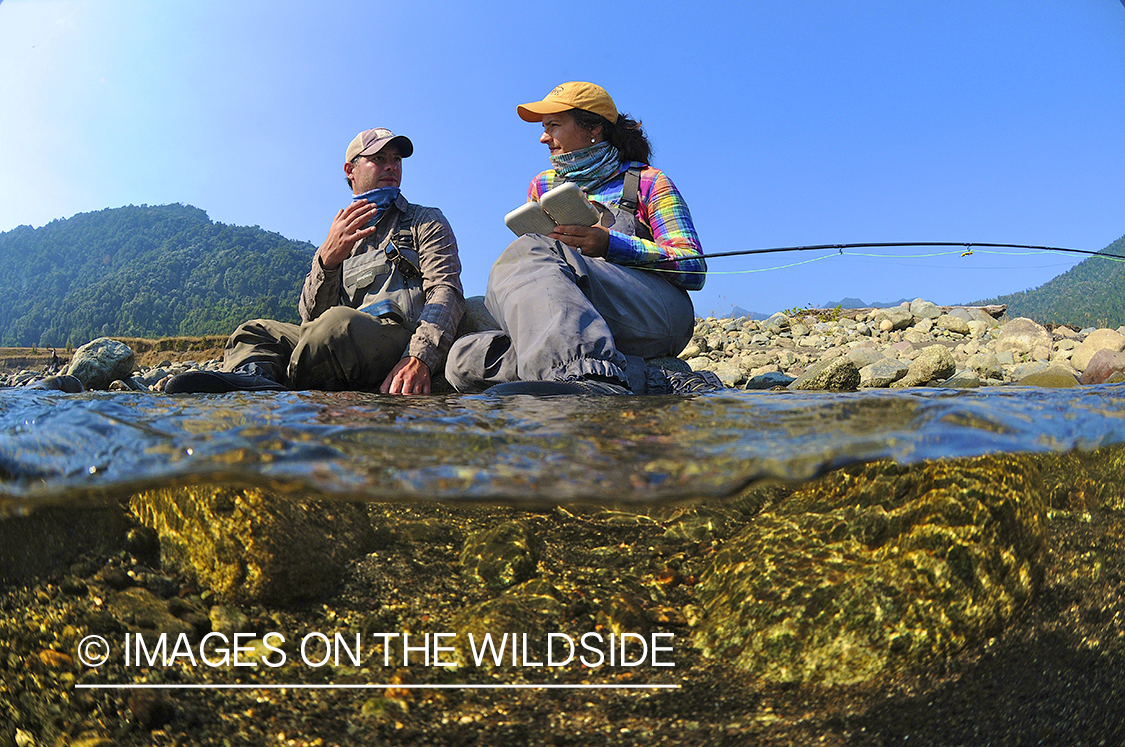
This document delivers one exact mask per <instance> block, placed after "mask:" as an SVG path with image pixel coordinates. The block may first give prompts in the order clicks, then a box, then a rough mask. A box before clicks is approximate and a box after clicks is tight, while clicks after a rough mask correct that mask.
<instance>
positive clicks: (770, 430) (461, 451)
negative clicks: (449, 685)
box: [0, 385, 1125, 509]
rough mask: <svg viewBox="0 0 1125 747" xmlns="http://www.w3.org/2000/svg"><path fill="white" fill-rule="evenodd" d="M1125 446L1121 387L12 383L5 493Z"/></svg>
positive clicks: (645, 483) (786, 466)
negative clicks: (627, 391) (207, 388)
mask: <svg viewBox="0 0 1125 747" xmlns="http://www.w3.org/2000/svg"><path fill="white" fill-rule="evenodd" d="M1122 442H1125V389H1123V388H1122V387H1121V386H1120V385H1103V386H1097V387H1083V388H1076V389H1065V390H1056V389H1036V388H1028V387H996V388H989V389H980V390H941V389H910V390H901V391H899V390H873V391H864V392H858V393H850V394H831V393H790V392H784V393H776V392H737V391H731V392H729V393H719V394H713V395H707V396H700V397H691V398H676V397H602V398H582V397H554V398H552V397H544V398H531V397H522V396H521V397H510V398H490V397H483V396H445V397H442V396H435V397H426V398H402V397H388V396H383V395H372V394H365V393H355V392H346V393H335V394H329V393H319V392H315V393H314V392H280V393H258V394H230V395H212V396H166V395H153V394H142V393H136V394H133V393H114V394H108V393H86V394H81V395H66V394H61V393H57V392H42V391H33V390H19V389H9V390H0V508H6V509H11V508H13V507H15V508H20V507H26V506H33V505H37V504H41V503H45V502H65V501H81V500H86V499H88V498H91V497H99V498H106V497H108V498H113V497H122V496H125V495H128V494H129V493H131V492H133V491H136V490H138V489H144V488H151V487H161V486H169V485H182V484H187V483H200V482H223V483H232V484H242V485H262V486H266V487H268V488H270V489H271V490H275V491H280V492H293V493H294V494H297V495H316V496H334V497H341V498H349V499H356V498H358V499H364V500H385V499H407V500H422V499H426V500H428V499H443V500H452V499H479V500H490V501H536V500H544V499H547V500H550V501H568V500H581V499H590V500H600V501H605V500H615V501H662V500H675V499H682V498H694V497H707V496H724V495H729V494H731V493H733V492H736V491H738V490H739V489H741V488H743V487H745V486H747V485H750V484H753V483H755V482H757V481H761V480H781V481H789V482H799V481H803V480H807V479H810V478H812V477H816V476H817V475H820V474H823V473H825V472H827V471H829V470H832V469H835V468H838V467H840V466H843V465H846V464H849V463H854V462H863V461H871V460H875V459H881V458H890V459H894V460H896V461H898V462H900V463H904V464H905V463H911V462H917V461H922V460H930V459H940V458H946V457H968V456H979V455H983V454H990V453H997V452H1044V451H1066V450H1070V449H1079V450H1092V449H1095V448H1097V447H1099V446H1106V445H1110V444H1119V443H1122Z"/></svg>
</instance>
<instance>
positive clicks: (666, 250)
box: [527, 161, 707, 291]
mask: <svg viewBox="0 0 1125 747" xmlns="http://www.w3.org/2000/svg"><path fill="white" fill-rule="evenodd" d="M634 166H639V167H641V168H642V171H641V185H640V189H639V190H638V194H637V201H638V202H639V203H640V205H638V206H637V218H638V219H639V220H641V221H643V222H644V223H646V224H648V226H649V227H651V228H652V235H653V239H654V240H653V241H648V240H646V239H642V238H640V237H637V236H626V235H625V234H623V233H620V232H618V231H610V232H609V253H608V254H607V255H606V259H607V260H609V261H610V262H613V263H614V264H618V265H644V266H645V269H651V270H656V271H658V272H660V273H662V274H663V275H664V277H666V278H667V279H668V282H670V283H672V284H673V285H676V286H679V287H680V288H683V289H684V290H689V291H692V290H699V289H700V288H702V287H703V283H704V282H705V281H706V280H707V262H706V261H705V260H704V259H703V258H702V257H701V256H699V255H700V254H702V253H703V249H702V247H701V246H700V244H699V236H698V235H697V234H696V232H695V226H694V225H692V222H691V213H690V212H689V211H688V206H687V203H686V202H684V198H683V197H681V196H680V192H679V190H677V189H676V185H675V184H673V183H672V180H671V179H669V178H668V177H667V176H666V175H665V174H664V172H663V171H661V170H660V169H654V168H652V167H651V166H648V165H646V164H643V163H639V162H637V161H629V162H626V163H625V164H623V165H622V166H621V171H620V173H618V175H617V176H615V177H614V178H613V179H610V180H609V181H608V182H606V183H605V184H603V185H602V186H601V187H599V188H598V189H596V190H595V191H594V192H592V193H588V194H587V197H589V198H590V199H591V200H593V201H595V202H600V203H602V204H603V205H613V206H614V207H620V202H621V193H622V190H623V188H624V184H625V172H626V171H628V170H629V169H630V168H632V167H634ZM563 181H564V180H563V179H562V178H561V177H560V176H559V175H558V174H556V173H555V170H554V169H548V170H547V171H543V172H541V173H539V174H538V175H536V177H535V178H534V179H532V180H531V186H530V187H528V190H527V199H528V202H532V201H534V202H538V201H539V197H540V196H541V195H543V193H544V192H546V191H547V190H549V189H551V188H552V187H556V186H558V185H559V184H561V183H562V182H563ZM661 260H678V261H675V262H671V261H669V262H661Z"/></svg>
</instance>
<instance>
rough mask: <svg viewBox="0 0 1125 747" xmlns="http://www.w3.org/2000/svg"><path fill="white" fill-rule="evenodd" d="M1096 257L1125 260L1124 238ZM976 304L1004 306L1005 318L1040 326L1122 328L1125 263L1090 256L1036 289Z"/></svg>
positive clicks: (1124, 313) (1124, 303)
mask: <svg viewBox="0 0 1125 747" xmlns="http://www.w3.org/2000/svg"><path fill="white" fill-rule="evenodd" d="M1099 254H1112V255H1117V256H1118V257H1125V236H1122V237H1121V238H1120V239H1118V240H1117V241H1115V242H1113V243H1112V244H1110V245H1109V246H1107V247H1106V248H1105V249H1102V250H1101V251H1100V252H1099ZM978 303H981V304H990V303H998V304H1007V305H1008V316H1010V317H1019V316H1025V317H1027V318H1029V319H1034V320H1035V321H1037V322H1040V323H1042V324H1048V323H1049V324H1073V325H1077V326H1079V327H1119V326H1121V325H1123V324H1125V261H1123V260H1120V259H1105V258H1103V257H1099V256H1091V257H1089V258H1088V259H1085V260H1083V261H1082V262H1079V263H1078V264H1077V265H1075V266H1074V267H1072V268H1070V269H1069V270H1067V271H1066V272H1064V273H1063V274H1062V275H1059V276H1058V277H1056V278H1054V279H1052V280H1049V281H1048V282H1046V283H1044V284H1043V285H1041V286H1039V287H1038V288H1033V289H1031V290H1025V291H1021V292H1019V293H1012V294H1010V295H1006V296H998V297H997V298H994V299H990V300H986V301H980V302H978Z"/></svg>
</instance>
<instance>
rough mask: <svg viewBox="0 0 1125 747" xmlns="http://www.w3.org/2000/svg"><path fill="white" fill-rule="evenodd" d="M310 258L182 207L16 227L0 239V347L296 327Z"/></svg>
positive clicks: (304, 248)
mask: <svg viewBox="0 0 1125 747" xmlns="http://www.w3.org/2000/svg"><path fill="white" fill-rule="evenodd" d="M315 250H316V247H314V246H313V245H312V244H309V243H308V242H303V241H292V240H290V239H287V238H285V237H284V236H281V235H280V234H277V233H271V232H268V231H263V230H262V229H261V228H259V227H257V226H253V227H247V226H229V225H225V224H223V223H214V222H212V221H211V219H210V218H208V217H207V213H205V212H204V211H203V210H200V209H199V208H195V207H191V206H190V205H179V204H175V205H159V206H149V205H141V206H139V207H137V206H128V207H121V208H111V209H106V210H99V211H97V212H92V213H80V214H78V215H75V216H74V217H72V218H67V219H60V220H55V221H51V222H50V223H48V224H47V225H45V226H42V227H41V228H31V227H30V226H20V227H18V228H14V229H12V230H11V231H7V232H4V233H0V298H3V299H4V303H3V305H2V306H0V346H4V347H16V346H39V347H48V346H50V347H60V348H61V347H64V346H66V345H75V346H76V345H81V344H84V343H86V342H89V341H90V340H92V339H94V338H97V337H101V336H104V335H109V336H122V337H146V338H157V337H171V336H179V335H191V336H197V335H224V336H225V335H228V334H230V332H231V331H233V329H234V328H235V327H236V326H237V325H238V324H240V323H241V322H244V321H246V320H247V319H253V318H258V317H264V318H269V319H279V320H282V321H292V322H296V321H298V317H297V298H298V294H299V292H300V287H301V283H302V281H303V279H304V277H305V274H306V273H307V272H308V268H309V264H310V262H311V261H312V255H313V253H314V252H315Z"/></svg>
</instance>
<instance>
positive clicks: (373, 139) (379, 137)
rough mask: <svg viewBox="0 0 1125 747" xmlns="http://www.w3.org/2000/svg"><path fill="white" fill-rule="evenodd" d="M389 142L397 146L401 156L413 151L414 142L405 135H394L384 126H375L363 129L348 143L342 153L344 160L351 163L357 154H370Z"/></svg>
mask: <svg viewBox="0 0 1125 747" xmlns="http://www.w3.org/2000/svg"><path fill="white" fill-rule="evenodd" d="M389 143H394V144H395V145H397V146H398V151H399V154H400V155H402V157H403V158H406V157H408V156H409V155H411V154H412V153H413V152H414V143H412V142H410V138H408V137H406V136H405V135H396V134H394V133H393V132H391V131H390V130H388V129H387V128H386V127H375V128H374V129H370V130H364V131H363V132H361V133H359V134H358V135H356V136H355V138H354V139H353V140H352V141H351V142H350V143H348V150H347V151H346V152H345V153H344V161H345V162H346V163H351V162H352V161H354V160H355V159H356V158H358V157H359V156H372V155H375V154H376V153H378V152H379V151H381V150H382V149H383V148H384V147H386V146H387V145H388V144H389Z"/></svg>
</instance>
